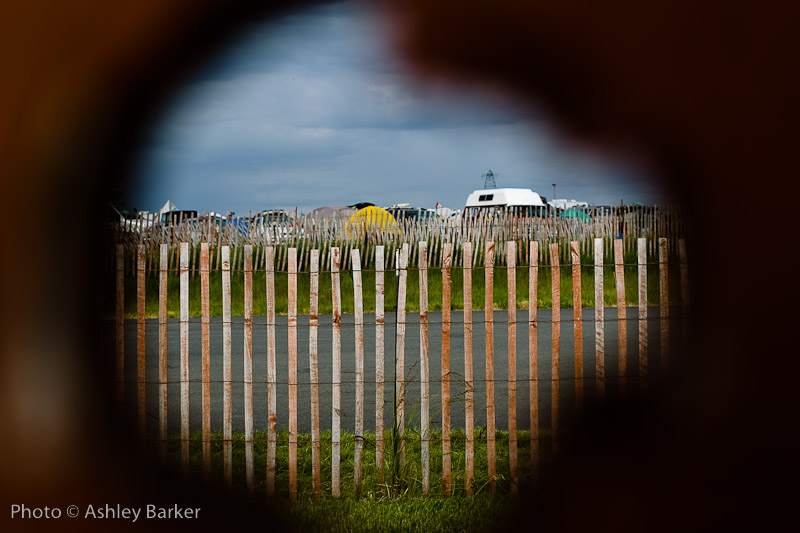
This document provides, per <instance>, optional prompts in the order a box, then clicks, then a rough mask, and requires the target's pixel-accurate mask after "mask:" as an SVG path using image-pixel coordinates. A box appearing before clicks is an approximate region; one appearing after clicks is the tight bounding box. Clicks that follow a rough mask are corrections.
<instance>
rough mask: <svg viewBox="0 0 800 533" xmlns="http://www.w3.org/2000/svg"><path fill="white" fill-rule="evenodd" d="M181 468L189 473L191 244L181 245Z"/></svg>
mask: <svg viewBox="0 0 800 533" xmlns="http://www.w3.org/2000/svg"><path fill="white" fill-rule="evenodd" d="M180 284H181V285H180V287H181V288H180V291H181V292H180V302H181V304H180V307H181V309H180V313H181V470H182V472H183V474H184V475H188V474H189V244H188V243H185V242H182V243H181V245H180Z"/></svg>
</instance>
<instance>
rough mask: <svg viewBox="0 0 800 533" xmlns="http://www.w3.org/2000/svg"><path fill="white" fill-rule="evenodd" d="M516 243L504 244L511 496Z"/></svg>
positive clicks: (515, 486) (514, 482)
mask: <svg viewBox="0 0 800 533" xmlns="http://www.w3.org/2000/svg"><path fill="white" fill-rule="evenodd" d="M516 266H517V243H516V242H515V241H508V242H507V243H506V268H507V279H508V464H509V471H510V474H511V495H512V496H514V495H516V494H517V492H518V491H519V474H518V473H517V271H516Z"/></svg>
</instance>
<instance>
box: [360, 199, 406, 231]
mask: <svg viewBox="0 0 800 533" xmlns="http://www.w3.org/2000/svg"><path fill="white" fill-rule="evenodd" d="M349 226H350V227H351V228H352V229H353V230H355V231H356V232H359V233H361V232H362V231H366V230H371V229H374V230H377V231H391V232H394V231H396V229H397V222H395V220H394V217H393V216H392V214H391V213H389V212H388V211H387V210H385V209H381V208H380V207H375V206H374V205H371V206H367V207H365V208H363V209H359V210H358V211H357V212H355V213H354V214H353V215H352V216H351V217H350V224H349Z"/></svg>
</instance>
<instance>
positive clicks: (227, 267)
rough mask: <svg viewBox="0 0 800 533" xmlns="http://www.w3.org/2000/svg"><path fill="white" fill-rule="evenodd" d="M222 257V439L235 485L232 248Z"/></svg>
mask: <svg viewBox="0 0 800 533" xmlns="http://www.w3.org/2000/svg"><path fill="white" fill-rule="evenodd" d="M220 253H221V257H222V385H223V386H222V440H223V448H224V449H223V451H224V459H223V470H224V478H225V486H226V487H227V488H228V489H230V488H231V487H232V486H233V442H232V438H233V396H232V395H231V249H230V247H229V246H223V247H222V248H221V250H220Z"/></svg>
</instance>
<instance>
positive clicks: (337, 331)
mask: <svg viewBox="0 0 800 533" xmlns="http://www.w3.org/2000/svg"><path fill="white" fill-rule="evenodd" d="M339 262H340V254H339V247H338V246H335V247H332V248H331V290H332V298H333V334H332V338H333V343H332V344H333V375H332V379H331V382H332V383H333V386H332V389H333V392H332V411H331V412H332V420H331V495H332V496H333V497H334V498H338V497H339V495H340V487H339V481H340V479H339V476H340V473H339V468H340V461H341V455H340V454H341V439H342V435H341V431H342V430H341V424H342V422H341V412H342V411H341V409H342V405H341V393H342V295H341V288H340V282H339Z"/></svg>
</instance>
